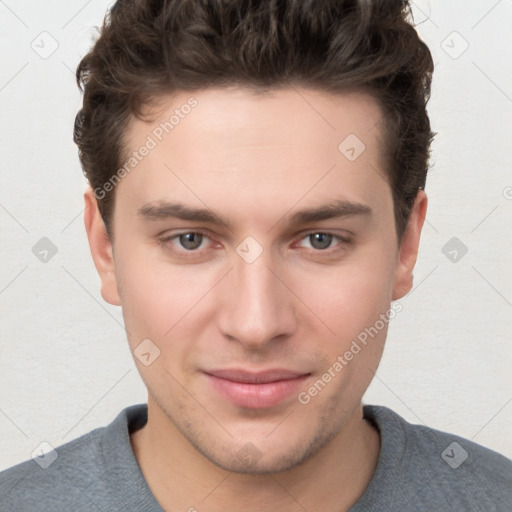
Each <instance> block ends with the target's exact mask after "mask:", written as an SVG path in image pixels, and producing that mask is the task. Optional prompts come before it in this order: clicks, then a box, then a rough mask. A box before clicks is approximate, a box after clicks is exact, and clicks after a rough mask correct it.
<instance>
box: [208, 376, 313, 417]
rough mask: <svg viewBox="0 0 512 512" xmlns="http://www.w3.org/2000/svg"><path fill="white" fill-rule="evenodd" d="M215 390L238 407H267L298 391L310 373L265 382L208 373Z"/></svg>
mask: <svg viewBox="0 0 512 512" xmlns="http://www.w3.org/2000/svg"><path fill="white" fill-rule="evenodd" d="M206 376H207V377H208V379H209V380H210V383H211V384H212V386H213V387H214V388H215V390H216V391H217V392H218V393H219V394H220V395H222V396H223V397H224V398H227V399H228V400H229V401H230V402H232V403H233V404H234V405H237V406H238V407H247V408H250V409H267V408H269V407H274V406H275V405H278V404H280V403H281V402H283V401H284V400H286V399H287V398H289V397H290V396H291V395H293V394H295V393H297V392H298V390H299V389H300V387H301V386H302V384H303V383H304V381H305V380H306V379H307V377H308V375H302V376H300V377H297V378H295V379H287V380H279V381H276V382H267V383H265V384H248V383H246V382H233V381H230V380H226V379H221V378H219V377H214V376H213V375H209V374H206Z"/></svg>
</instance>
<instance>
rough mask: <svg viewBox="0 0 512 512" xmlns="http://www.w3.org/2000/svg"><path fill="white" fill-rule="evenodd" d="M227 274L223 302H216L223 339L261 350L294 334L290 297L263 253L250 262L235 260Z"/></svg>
mask: <svg viewBox="0 0 512 512" xmlns="http://www.w3.org/2000/svg"><path fill="white" fill-rule="evenodd" d="M229 274H230V275H229V278H228V279H226V280H225V282H224V283H223V287H224V289H223V291H222V294H223V297H224V300H222V299H221V300H220V301H219V306H220V307H219V317H218V318H219V328H220V330H221V332H222V334H223V335H224V336H226V337H227V338H229V339H231V340H237V341H238V342H239V343H242V344H243V345H245V346H246V348H249V349H252V350H258V349H260V350H261V349H263V348H264V347H265V346H267V345H268V344H270V343H271V342H273V341H277V340H279V339H280V340H284V339H286V338H288V337H290V336H291V335H292V334H293V333H294V332H295V331H296V329H297V315H296V311H295V305H294V302H293V297H292V294H291V293H290V290H289V289H288V288H287V287H286V286H285V285H284V284H283V280H282V279H280V278H279V277H278V276H279V271H278V270H277V269H276V268H275V265H272V262H271V261H270V258H269V257H268V256H266V255H265V252H264V253H263V254H262V255H261V256H260V257H259V258H258V259H257V260H256V261H254V262H252V263H247V262H246V261H244V260H243V259H242V258H238V257H235V261H234V268H233V270H232V271H231V272H230V273H229Z"/></svg>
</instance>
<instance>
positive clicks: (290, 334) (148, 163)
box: [85, 88, 427, 512]
mask: <svg viewBox="0 0 512 512" xmlns="http://www.w3.org/2000/svg"><path fill="white" fill-rule="evenodd" d="M191 96H193V97H194V98H196V100H197V101H198V105H197V107H195V108H194V109H193V110H192V111H191V113H190V114H188V115H187V116H186V117H185V118H184V119H181V120H180V123H179V125H177V126H176V127H175V128H174V130H173V131H172V133H170V134H169V135H167V136H166V137H164V139H163V140H162V141H161V142H160V143H159V144H158V145H157V147H156V148H154V149H153V150H151V151H150V152H149V154H148V155H147V156H146V157H145V158H144V159H143V160H142V161H141V162H140V163H139V164H138V165H137V167H136V169H135V170H133V171H132V172H131V173H130V174H128V175H127V176H126V177H125V178H123V179H122V181H121V182H120V183H119V184H118V185H117V187H116V191H115V193H116V205H115V213H114V219H113V229H114V235H115V242H114V244H113V245H112V243H111V241H110V240H109V238H108V236H107V235H106V231H105V227H104V224H103V221H102V219H101V217H100V215H99V212H98V209H97V203H96V199H95V198H94V195H93V193H92V190H90V189H89V190H88V191H87V192H86V194H85V203H86V211H85V225H86V230H87V234H88V238H89V243H90V247H91V252H92V256H93V259H94V262H95V265H96V268H97V270H98V272H99V275H100V278H101V293H102V296H103V298H104V299H105V300H106V301H107V302H109V303H110V304H114V305H120V306H122V310H123V315H124V320H125V324H126V329H127V335H128V341H129V345H130V349H131V350H132V352H133V351H134V350H135V349H136V347H137V346H138V345H139V343H140V342H141V341H142V340H144V339H147V338H149V339H151V340H152V342H153V343H154V344H155V345H156V346H157V347H158V349H159V350H160V356H159V357H158V358H157V359H155V361H154V362H153V363H152V364H150V365H149V366H144V365H143V364H142V363H141V362H140V361H139V360H138V359H137V358H134V360H135V363H136V365H137V367H138V370H139V372H140V375H141V377H142V379H143V381H144V383H145V385H146V387H147V388H148V423H147V425H146V426H145V427H144V428H142V429H141V430H139V431H137V432H136V433H134V434H132V435H131V442H132V446H133V449H134V453H135V456H136V458H137V460H138V462H139V465H140V467H141V469H142V472H143V474H144V476H145V478H146V480H147V482H148V485H149V487H150V488H151V490H152V492H153V494H154V495H155V497H156V498H157V500H158V501H159V502H160V504H161V505H162V507H163V508H164V509H165V510H173V511H174V510H197V511H208V512H215V511H224V512H226V511H227V512H229V511H233V512H235V511H237V512H240V511H255V510H258V511H259V512H261V511H275V510H276V509H279V508H281V509H283V510H288V511H296V510H297V511H299V510H302V511H303V510H304V509H306V510H310V511H312V510H336V511H340V510H347V509H348V508H349V507H350V506H351V505H353V504H354V503H355V502H356V501H357V499H358V498H359V497H360V496H361V495H362V494H363V493H364V490H365V489H366V487H367V486H368V484H369V482H370V480H371V477H372V475H373V472H374V470H375V466H376V464H377V460H378V454H379V448H380V439H379V434H378V432H377V431H376V430H375V429H374V428H373V427H371V426H370V424H368V423H367V422H366V421H365V420H364V419H363V418H362V404H361V401H362V396H363V394H364V392H365V391H366V389H367V387H368V385H369V384H370V382H371V380H372V378H373V376H374V373H375V371H376V370H377V367H378V364H379V361H380V359H381V355H382V350H383V347H384V341H385V338H386V334H387V324H386V326H385V327H384V328H383V329H381V330H380V331H379V333H378V335H377V336H375V337H374V338H373V339H371V341H370V342H369V343H368V344H367V345H366V346H365V347H364V348H363V349H362V350H361V351H360V352H359V353H358V354H357V355H355V356H354V357H353V359H352V360H351V361H349V362H348V364H347V365H346V366H344V367H343V369H342V370H341V371H340V372H338V373H336V377H334V378H332V380H331V382H329V383H328V385H326V386H325V388H324V389H322V391H321V392H319V393H318V394H317V395H316V396H314V397H312V398H311V400H310V401H309V403H307V404H305V405H303V404H301V403H300V402H299V401H298V400H297V395H296V394H294V395H293V396H291V397H290V398H287V399H286V400H284V401H283V402H282V403H280V404H278V405H276V406H273V407H269V408H263V409H250V408H247V407H241V406H236V405H234V404H233V403H231V402H229V401H228V400H226V399H225V398H224V397H222V396H221V395H219V394H218V393H217V391H216V390H215V389H213V388H212V386H211V385H210V384H209V381H208V379H207V378H206V376H205V375H204V373H203V371H204V370H207V369H219V368H234V367H236V368H245V369H247V370H251V371H261V370H265V369H269V368H286V369H290V370H297V371H301V372H303V373H308V374H309V375H308V377H307V378H306V379H305V381H304V383H303V385H302V386H301V388H300V390H302V391H303V390H306V391H307V390H308V389H309V388H310V387H311V385H312V384H313V383H314V382H315V381H317V380H318V379H319V378H321V376H322V374H324V373H325V372H326V371H327V370H328V369H329V367H332V365H333V363H334V362H335V361H336V360H337V357H338V356H339V355H343V354H344V353H345V352H346V351H347V350H348V349H349V347H350V345H351V343H352V341H353V340H354V339H356V338H357V335H358V334H359V333H360V332H362V331H364V329H365V328H367V327H369V326H372V325H374V324H375V323H376V321H377V320H378V319H379V315H381V314H383V313H386V311H388V310H389V309H390V305H391V302H392V301H393V300H398V299H400V298H401V297H403V296H404V295H405V294H406V293H407V292H408V291H409V290H410V289H411V287H412V271H413V267H414V264H415V262H416V257H417V251H418V245H419V240H420V233H421V229H422V226H423V220H424V218H425V213H426V207H427V198H426V195H425V193H424V192H423V191H420V192H419V193H418V196H417V198H416V201H415V203H414V207H413V211H412V214H411V217H410V220H409V224H408V227H407V230H406V233H405V235H404V237H403V239H402V240H401V243H398V241H397V235H396V230H395V222H394V215H393V201H392V195H391V189H390V188H389V185H388V183H387V181H386V180H385V179H383V176H385V173H384V169H383V167H382V165H383V164H382V163H383V152H382V142H381V136H382V134H381V132H380V130H381V125H380V124H379V121H380V120H381V116H382V113H381V110H380V109H379V107H378V105H377V104H376V103H375V101H374V100H373V99H371V98H370V97H368V96H366V95H363V94H359V93H346V94H340V95H330V94H327V93H323V92H318V91H313V90H309V89H293V88H290V89H283V90H279V91H272V92H271V93H269V94H255V93H254V92H250V91H248V90H245V89H240V88H231V89H206V90H203V91H200V92H194V93H190V92H185V91H183V92H179V93H177V94H174V95H173V96H169V97H166V98H163V99H162V101H161V103H160V108H159V109H154V111H153V112H152V114H153V119H152V122H143V121H140V120H137V119H133V120H132V121H131V123H130V125H129V127H128V130H127V132H126V137H125V140H126V148H127V149H132V150H133V149H135V148H138V147H140V146H141V145H142V144H143V143H144V141H145V140H146V137H147V136H148V134H150V133H151V130H152V129H153V128H154V127H155V126H156V125H158V123H159V122H161V121H163V120H166V119H169V117H170V115H172V113H173V110H174V109H175V108H179V107H180V105H183V104H185V103H186V102H187V100H188V99H189V98H190V97H191ZM351 133H354V134H356V135H357V136H358V137H359V139H360V140H362V141H363V142H364V144H365V146H366V149H365V151H364V152H363V153H362V154H361V155H360V156H359V157H358V158H357V159H356V160H354V161H349V160H348V159H347V158H346V157H345V156H344V155H343V154H342V153H341V152H340V151H339V150H338V146H339V144H340V142H342V141H343V140H344V139H345V137H347V135H349V134H351ZM338 200H345V201H350V202H352V203H359V204H362V205H366V206H367V207H369V209H370V210H371V212H370V213H366V214H364V213H363V214H354V215H346V216H342V217H338V218H330V219H325V220H316V221H309V222H306V223H304V222H301V223H299V224H291V223H290V220H291V218H292V216H293V215H294V214H295V213H297V212H298V211H300V210H306V209H313V208H318V207H320V206H322V205H325V204H330V203H332V202H333V201H338ZM159 201H169V202H179V203H181V204H182V205H185V206H187V207H189V208H203V209H207V210H208V211H210V212H212V213H213V214H214V215H215V216H217V217H218V218H220V219H222V220H223V221H225V223H227V224H228V226H223V225H219V224H215V223H212V222H206V221H198V220H181V219H177V218H172V217H171V218H161V219H158V220H151V219H145V218H142V217H141V216H140V215H138V214H137V212H138V210H139V209H140V208H141V207H142V206H144V205H147V204H153V205H154V204H156V203H158V202H159ZM196 231H200V232H203V233H204V234H205V238H203V242H201V246H200V248H199V249H195V250H189V251H188V252H187V249H186V248H184V247H183V245H180V239H179V237H176V235H177V234H183V233H186V232H196ZM325 232H327V233H332V234H334V235H336V236H335V237H333V239H332V243H331V245H330V246H329V247H328V248H327V249H318V245H317V244H316V243H315V237H313V241H312V238H310V237H309V235H310V234H312V233H325ZM171 235H174V238H172V239H171V240H170V241H167V242H166V243H165V244H164V245H162V244H159V238H160V239H161V238H163V237H164V236H165V237H169V236H171ZM248 236H251V237H253V238H254V239H255V240H256V241H257V243H258V244H259V246H260V247H261V249H262V253H261V254H260V255H259V256H258V257H257V258H256V259H255V261H253V262H252V263H247V262H246V261H245V260H244V259H243V258H242V257H240V256H239V254H238V253H237V251H236V250H237V247H238V246H239V244H240V243H241V242H242V241H243V240H244V239H245V238H246V237H248ZM337 237H344V238H346V239H348V240H349V241H348V242H342V241H341V239H339V238H337ZM249 442H250V443H252V444H251V445H249V446H251V449H252V450H253V452H252V453H256V454H257V455H258V457H259V458H258V457H254V459H257V460H252V462H251V461H249V463H248V462H247V461H246V460H244V459H243V458H241V457H240V456H239V455H238V452H239V450H241V449H242V448H243V447H244V446H246V445H247V443H249ZM246 449H247V447H246Z"/></svg>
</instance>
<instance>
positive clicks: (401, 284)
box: [393, 190, 427, 300]
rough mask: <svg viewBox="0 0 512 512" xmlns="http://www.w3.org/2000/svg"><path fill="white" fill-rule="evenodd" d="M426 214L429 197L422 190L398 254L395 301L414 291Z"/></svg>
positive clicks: (394, 291)
mask: <svg viewBox="0 0 512 512" xmlns="http://www.w3.org/2000/svg"><path fill="white" fill-rule="evenodd" d="M426 214H427V195H426V194H425V191H424V190H420V191H418V194H417V195H416V199H415V201H414V204H413V207H412V210H411V215H410V217H409V221H408V223H407V227H406V229H405V232H404V235H403V237H402V243H401V246H400V250H399V253H398V259H397V268H396V271H395V284H394V287H393V300H397V299H400V298H402V297H403V296H404V295H406V294H407V293H409V292H410V291H411V289H412V284H413V276H412V271H413V269H414V265H415V264H416V258H417V256H418V247H419V244H420V235H421V229H422V227H423V222H424V221H425V215H426Z"/></svg>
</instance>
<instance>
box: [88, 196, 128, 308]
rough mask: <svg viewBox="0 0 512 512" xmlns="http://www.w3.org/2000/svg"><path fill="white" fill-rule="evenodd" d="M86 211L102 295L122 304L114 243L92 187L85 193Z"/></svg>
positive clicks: (109, 301)
mask: <svg viewBox="0 0 512 512" xmlns="http://www.w3.org/2000/svg"><path fill="white" fill-rule="evenodd" d="M84 201H85V213H84V222H85V230H86V232H87V238H88V239H89V247H90V249H91V255H92V258H93V260H94V265H95V267H96V270H97V271H98V274H99V276H100V279H101V296H102V297H103V299H104V300H105V301H106V302H108V303H109V304H112V305H113V306H120V305H121V298H120V296H119V291H118V287H117V280H116V269H115V264H114V257H113V251H112V243H111V241H110V238H109V236H108V234H107V230H106V228H105V223H104V222H103V219H102V218H101V214H100V212H99V209H98V202H97V199H96V197H95V196H94V193H93V190H92V188H90V187H88V188H87V190H86V191H85V193H84Z"/></svg>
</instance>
